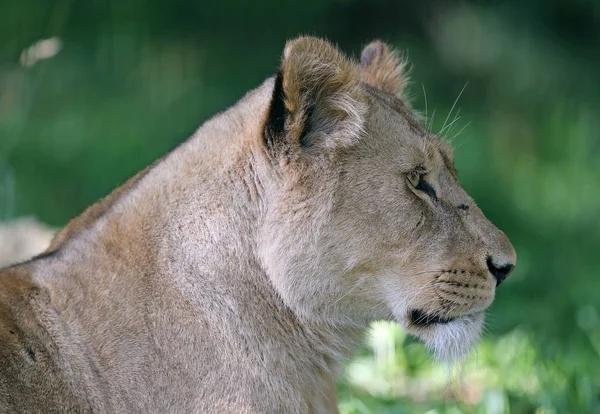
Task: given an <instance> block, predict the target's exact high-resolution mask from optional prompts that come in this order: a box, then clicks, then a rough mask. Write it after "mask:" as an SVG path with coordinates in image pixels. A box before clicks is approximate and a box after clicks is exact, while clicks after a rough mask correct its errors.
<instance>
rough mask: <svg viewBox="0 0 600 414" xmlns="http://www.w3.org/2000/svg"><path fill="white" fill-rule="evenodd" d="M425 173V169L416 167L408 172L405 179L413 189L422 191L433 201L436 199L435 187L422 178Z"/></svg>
mask: <svg viewBox="0 0 600 414" xmlns="http://www.w3.org/2000/svg"><path fill="white" fill-rule="evenodd" d="M425 175H427V172H426V171H424V170H420V169H418V170H414V171H411V172H410V173H408V175H407V179H408V182H409V183H410V185H411V186H413V188H414V189H415V190H418V191H422V192H424V193H425V194H427V195H429V196H430V197H431V198H433V199H434V200H435V201H438V197H437V194H436V192H435V189H434V188H433V187H432V186H431V184H429V183H428V182H427V181H426V180H425V179H424V177H425Z"/></svg>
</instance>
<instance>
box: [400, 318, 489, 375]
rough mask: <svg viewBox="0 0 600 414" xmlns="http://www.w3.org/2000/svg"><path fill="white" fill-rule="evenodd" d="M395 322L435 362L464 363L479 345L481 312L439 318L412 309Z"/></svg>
mask: <svg viewBox="0 0 600 414" xmlns="http://www.w3.org/2000/svg"><path fill="white" fill-rule="evenodd" d="M397 319H398V321H399V323H400V324H401V325H402V326H403V327H404V328H405V329H406V331H407V332H408V333H410V334H412V335H414V336H416V337H417V338H419V339H420V340H421V341H423V343H424V344H425V346H426V347H427V349H429V351H430V352H431V353H432V354H433V356H434V359H435V360H436V361H438V362H443V363H450V364H453V363H460V362H462V361H464V359H465V358H466V357H467V356H468V355H469V353H470V352H471V351H472V350H473V349H474V348H475V346H476V345H477V343H478V342H479V339H480V338H481V333H482V330H483V323H484V312H483V311H478V312H474V313H471V314H468V315H461V316H457V317H453V318H442V317H439V316H435V315H428V314H426V313H424V312H423V311H420V310H412V311H410V312H409V313H408V315H403V316H401V317H398V318H397Z"/></svg>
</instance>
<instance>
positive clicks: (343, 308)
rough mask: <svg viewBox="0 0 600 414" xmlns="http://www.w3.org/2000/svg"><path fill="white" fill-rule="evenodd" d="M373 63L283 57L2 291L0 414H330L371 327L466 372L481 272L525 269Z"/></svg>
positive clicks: (487, 299) (388, 62)
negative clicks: (490, 262)
mask: <svg viewBox="0 0 600 414" xmlns="http://www.w3.org/2000/svg"><path fill="white" fill-rule="evenodd" d="M366 55H367V57H365V58H364V59H362V63H361V64H360V66H359V64H358V63H356V62H353V61H351V60H350V59H348V58H346V57H345V56H343V55H342V53H341V52H340V51H339V50H338V49H337V48H336V47H335V46H333V45H331V44H330V43H328V42H326V41H323V40H319V39H315V38H310V37H302V38H299V39H296V40H293V41H291V42H289V43H288V44H287V45H286V47H285V51H284V53H283V58H282V63H281V67H280V71H279V74H278V76H277V77H274V78H270V79H268V80H266V81H265V82H264V83H263V84H262V85H261V86H259V87H258V88H257V89H256V90H254V91H252V92H250V93H249V94H247V95H246V96H245V97H244V98H243V99H242V100H240V102H238V103H237V104H236V105H235V106H233V107H232V108H230V109H229V110H227V111H224V112H223V113H221V114H219V115H217V116H215V117H214V118H213V119H211V120H210V121H208V122H206V123H205V124H204V125H203V126H202V127H201V128H200V129H199V130H198V131H197V132H196V133H195V134H194V135H193V136H192V137H191V138H190V139H189V140H187V141H186V142H184V143H183V144H181V145H180V146H179V147H177V148H176V149H174V150H173V151H172V152H171V153H169V154H167V155H166V156H165V157H163V158H162V159H160V160H159V161H157V162H156V163H154V164H153V165H151V166H149V167H148V168H146V169H144V170H143V171H142V172H140V173H139V174H137V175H136V176H135V177H133V178H131V179H130V180H129V181H127V182H126V183H125V184H124V185H123V186H122V187H120V188H119V189H117V190H115V192H113V193H112V194H111V195H109V196H107V197H106V198H104V199H103V200H101V201H100V202H98V203H97V204H95V205H94V206H92V207H90V208H89V209H88V210H86V211H85V212H84V213H83V214H82V215H81V216H80V217H78V218H76V219H75V220H73V221H72V222H71V223H70V224H69V225H68V226H67V227H65V228H64V229H63V230H62V231H60V232H59V234H58V235H57V237H56V238H55V240H54V241H53V242H52V244H51V246H50V249H49V250H48V252H47V253H46V254H45V255H43V256H41V257H39V258H37V259H35V260H32V261H30V262H28V263H25V264H22V265H19V266H15V267H12V268H9V269H5V270H3V271H0V412H56V411H58V412H91V411H93V412H138V411H139V412H155V413H167V412H169V413H170V412H186V413H188V412H190V413H191V412H197V413H207V412H215V413H276V412H281V413H306V412H310V413H333V412H336V411H337V404H336V398H335V380H336V376H337V374H338V372H339V364H340V361H341V360H343V359H347V358H349V357H350V356H351V355H352V352H353V350H354V349H355V348H356V347H357V345H358V344H359V343H360V340H361V336H362V335H363V333H364V332H365V330H366V329H367V327H368V324H369V323H370V322H371V321H374V320H380V319H385V320H396V321H398V322H399V323H400V324H401V325H402V326H404V328H405V329H406V330H407V331H408V332H410V333H411V334H414V335H416V336H417V337H419V338H421V339H422V340H423V341H424V342H425V344H426V345H427V346H428V347H429V348H430V349H431V350H432V351H433V352H434V354H435V355H436V356H438V357H440V358H443V359H450V360H452V359H457V358H460V356H461V355H464V354H465V353H466V352H468V350H469V349H471V348H472V347H473V345H474V344H475V342H476V341H477V339H478V337H479V335H480V332H481V326H482V321H483V311H484V310H485V309H486V308H487V307H488V306H489V305H490V303H491V302H492V300H493V298H494V294H495V287H496V282H495V280H494V278H493V277H492V275H491V274H490V273H489V272H488V269H487V266H486V258H487V257H488V256H493V257H494V258H495V260H496V261H497V262H498V263H512V264H514V262H515V260H516V257H515V252H514V249H513V248H512V246H511V244H510V242H509V241H508V239H507V238H506V236H505V235H504V234H503V233H502V232H501V231H500V230H498V229H497V228H496V227H495V226H494V225H493V224H492V223H491V222H489V221H488V220H487V219H486V218H485V217H484V215H483V213H482V212H481V211H480V210H479V209H478V208H477V206H476V205H475V203H474V201H473V200H472V199H471V198H470V197H469V195H468V194H467V193H466V192H465V191H464V190H463V188H462V187H461V186H460V184H459V181H458V178H457V176H456V173H455V171H454V169H453V166H452V151H451V148H450V147H449V145H448V144H447V143H445V142H444V141H442V140H441V139H439V138H438V137H437V136H436V135H434V134H432V133H430V132H429V131H427V130H426V128H424V126H423V124H422V123H421V122H420V121H419V120H418V119H417V118H416V117H415V116H414V115H413V113H412V112H411V111H410V109H409V108H408V107H407V106H406V105H405V103H404V101H403V98H402V89H403V85H404V83H405V77H404V76H403V72H402V65H403V64H402V62H400V61H399V60H398V58H397V56H398V55H397V54H396V52H394V51H393V50H392V49H391V48H389V47H388V46H385V45H383V44H381V43H374V44H373V45H370V46H367V53H366ZM364 56H365V54H364V53H363V57H364ZM277 81H280V82H281V83H280V84H279V85H278V84H277ZM278 87H281V89H282V90H281V94H279V95H278V94H275V93H274V92H275V91H277V90H278V89H277V88H278ZM272 114H276V116H275V117H273V116H272ZM416 170H418V171H419V172H420V174H423V179H425V180H426V182H427V185H428V187H427V188H428V191H429V192H430V193H431V194H432V195H434V196H435V197H434V196H432V195H430V194H426V192H424V191H421V190H419V189H418V188H415V185H416V184H414V183H418V181H415V180H412V181H410V180H408V177H409V176H410V177H414V174H413V172H414V171H416ZM411 183H412V184H411ZM465 205H468V206H469V208H468V211H467V209H465V208H464V206H465ZM461 206H462V207H461ZM417 311H418V312H421V313H422V314H423V315H431V316H432V317H434V316H435V317H436V318H439V319H438V320H440V321H446V323H434V324H429V325H424V324H422V323H420V322H422V321H415V320H411V314H412V315H414V314H416V313H415V312H417Z"/></svg>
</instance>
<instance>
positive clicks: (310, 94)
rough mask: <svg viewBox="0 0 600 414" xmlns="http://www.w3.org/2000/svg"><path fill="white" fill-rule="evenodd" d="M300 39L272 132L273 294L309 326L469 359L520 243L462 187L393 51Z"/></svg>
mask: <svg viewBox="0 0 600 414" xmlns="http://www.w3.org/2000/svg"><path fill="white" fill-rule="evenodd" d="M295 42H296V43H292V44H291V45H290V46H288V48H287V49H286V55H285V57H284V63H283V65H282V71H281V72H280V74H279V76H278V80H276V84H275V92H274V98H273V102H272V103H271V109H270V111H271V116H270V118H271V121H268V124H267V127H266V135H265V136H266V140H267V147H268V148H270V149H271V151H272V153H273V154H275V155H274V158H275V159H277V160H278V161H279V166H278V168H279V169H280V170H281V171H282V172H283V173H282V174H281V175H280V176H282V177H284V180H283V182H282V185H281V186H279V187H278V188H277V189H276V190H275V191H274V193H273V196H272V204H273V206H272V208H270V213H269V215H268V218H267V220H266V223H267V226H266V228H267V229H269V230H267V231H266V232H265V238H264V245H265V246H266V248H265V250H264V251H263V253H264V254H263V258H264V262H265V267H266V268H267V270H268V271H269V273H270V275H271V277H272V279H273V282H274V284H275V286H276V288H277V289H278V291H279V293H280V294H281V296H282V298H283V300H284V301H285V302H286V303H288V305H290V306H291V307H292V308H293V309H295V310H296V313H298V314H300V315H303V316H304V317H306V318H312V319H319V320H321V321H325V322H329V323H332V324H337V325H340V324H348V325H360V324H365V323H367V322H369V321H371V320H375V319H395V320H397V321H398V322H399V323H401V324H402V325H403V326H404V327H405V329H406V330H407V331H408V332H410V333H412V334H414V335H416V336H418V337H419V338H421V339H422V340H424V341H425V343H426V344H427V345H428V346H429V347H430V348H431V349H433V350H434V352H435V353H436V355H437V356H440V357H448V358H456V357H459V356H460V355H463V354H464V353H465V352H466V351H468V350H469V349H470V348H471V347H472V346H473V345H474V343H475V342H476V341H477V339H478V338H479V336H480V332H481V330H482V324H483V319H484V318H483V314H484V311H485V309H486V308H487V307H488V306H489V305H490V304H491V303H492V301H493V299H494V295H495V290H496V287H497V286H498V285H499V284H500V283H501V282H502V281H503V280H504V279H505V278H506V277H507V275H508V274H509V273H510V272H511V270H512V269H513V268H514V265H515V263H516V254H515V250H514V248H513V247H512V245H511V244H510V242H509V240H508V238H507V237H506V236H505V234H504V233H503V232H502V231H500V230H499V229H498V228H496V227H495V226H494V225H493V224H492V223H491V222H490V221H489V220H487V219H486V218H485V216H484V215H483V213H482V211H481V210H480V209H479V208H478V207H477V205H476V204H475V202H474V201H473V199H472V198H471V197H470V196H469V195H468V194H467V193H466V191H465V190H464V189H463V188H462V187H461V185H460V183H459V180H458V176H457V173H456V170H455V169H454V166H453V158H452V150H451V148H450V146H449V145H448V144H447V143H446V142H444V141H443V140H442V139H440V138H439V137H438V136H436V135H435V134H432V133H430V132H429V131H427V130H426V128H425V127H424V126H423V124H422V122H421V121H420V120H418V119H417V118H416V117H415V116H414V115H413V113H412V112H411V111H410V109H409V108H408V107H407V106H406V104H405V103H404V101H403V100H402V98H401V97H400V95H401V91H402V87H403V85H404V78H403V75H402V71H401V67H402V65H401V64H400V62H399V61H398V59H397V57H396V55H395V53H394V52H393V51H391V50H390V49H388V48H387V46H385V45H384V44H382V43H379V42H376V43H373V44H371V45H369V46H367V48H366V49H365V50H364V51H363V54H362V58H361V64H360V66H356V65H354V64H353V63H352V62H350V61H348V60H346V59H345V58H343V57H342V56H341V55H340V54H339V52H337V50H336V49H335V48H333V47H332V46H331V45H329V44H327V43H325V42H322V41H317V40H316V39H307V38H304V39H300V40H296V41H295ZM294 53H296V55H294ZM294 59H295V60H294ZM332 68H333V69H332ZM303 70H306V71H307V72H306V73H303V72H302V71H303ZM328 70H332V72H327V71H328ZM322 72H325V73H322ZM286 76H287V79H286ZM286 81H287V83H286ZM278 83H279V85H278ZM278 88H279V89H280V90H279V91H278ZM278 94H279V96H280V97H281V98H282V101H283V102H282V103H283V107H282V108H279V109H277V107H276V100H277V96H278ZM277 111H279V112H277ZM273 113H276V114H275V115H276V116H273ZM273 120H275V121H276V122H279V123H280V124H279V125H275V124H274V123H273V122H272V121H273ZM269 122H270V123H269ZM277 154H279V155H277ZM282 154H285V155H282Z"/></svg>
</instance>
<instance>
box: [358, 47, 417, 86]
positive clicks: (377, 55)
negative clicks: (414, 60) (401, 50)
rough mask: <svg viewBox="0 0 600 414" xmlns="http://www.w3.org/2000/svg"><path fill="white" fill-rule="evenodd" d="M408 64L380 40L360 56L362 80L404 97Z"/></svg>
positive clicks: (366, 48)
mask: <svg viewBox="0 0 600 414" xmlns="http://www.w3.org/2000/svg"><path fill="white" fill-rule="evenodd" d="M405 67H406V62H405V61H404V60H402V59H401V58H400V56H398V52H396V51H395V50H394V49H392V48H390V47H389V46H388V45H386V44H385V43H383V42H382V41H380V40H376V41H374V42H371V43H369V44H368V45H367V46H365V48H364V49H363V51H362V53H361V55H360V79H361V80H362V81H363V82H365V83H366V84H369V85H371V86H373V87H375V88H377V89H381V90H382V91H385V92H389V93H391V94H394V95H396V96H398V97H402V93H403V92H404V88H405V86H406V83H407V80H408V77H407V76H406V71H405Z"/></svg>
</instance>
